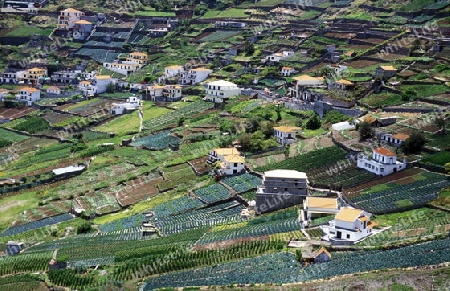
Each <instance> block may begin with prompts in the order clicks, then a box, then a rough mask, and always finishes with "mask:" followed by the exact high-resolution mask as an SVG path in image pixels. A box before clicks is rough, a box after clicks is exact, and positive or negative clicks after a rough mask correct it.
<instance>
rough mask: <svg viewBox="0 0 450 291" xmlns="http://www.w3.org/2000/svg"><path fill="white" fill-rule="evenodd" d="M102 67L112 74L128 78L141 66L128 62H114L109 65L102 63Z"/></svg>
mask: <svg viewBox="0 0 450 291" xmlns="http://www.w3.org/2000/svg"><path fill="white" fill-rule="evenodd" d="M103 67H105V68H107V69H108V70H111V71H113V72H116V73H119V74H122V75H125V76H128V75H130V74H132V73H134V72H136V71H137V70H139V69H140V68H141V67H142V65H141V64H139V63H136V62H130V61H115V62H111V63H107V62H105V63H103Z"/></svg>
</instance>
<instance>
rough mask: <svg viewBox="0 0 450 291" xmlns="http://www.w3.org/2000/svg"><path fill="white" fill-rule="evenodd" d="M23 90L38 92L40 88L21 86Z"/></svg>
mask: <svg viewBox="0 0 450 291" xmlns="http://www.w3.org/2000/svg"><path fill="white" fill-rule="evenodd" d="M20 90H21V91H28V92H38V91H39V90H38V89H36V88H32V87H22V88H20Z"/></svg>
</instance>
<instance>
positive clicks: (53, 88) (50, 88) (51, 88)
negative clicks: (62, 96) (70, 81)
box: [47, 86, 61, 90]
mask: <svg viewBox="0 0 450 291" xmlns="http://www.w3.org/2000/svg"><path fill="white" fill-rule="evenodd" d="M47 90H61V89H59V88H58V87H56V86H50V87H48V88H47Z"/></svg>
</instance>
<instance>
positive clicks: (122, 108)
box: [110, 96, 141, 115]
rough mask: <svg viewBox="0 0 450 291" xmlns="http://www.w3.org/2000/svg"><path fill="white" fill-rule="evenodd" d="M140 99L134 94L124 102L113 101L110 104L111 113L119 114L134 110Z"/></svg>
mask: <svg viewBox="0 0 450 291" xmlns="http://www.w3.org/2000/svg"><path fill="white" fill-rule="evenodd" d="M140 104H141V101H140V100H139V98H137V97H136V96H131V97H129V98H127V99H126V101H125V102H124V103H113V104H112V105H111V111H110V112H111V114H114V115H121V114H125V113H128V112H131V111H134V110H136V109H137V108H138V107H139V106H140Z"/></svg>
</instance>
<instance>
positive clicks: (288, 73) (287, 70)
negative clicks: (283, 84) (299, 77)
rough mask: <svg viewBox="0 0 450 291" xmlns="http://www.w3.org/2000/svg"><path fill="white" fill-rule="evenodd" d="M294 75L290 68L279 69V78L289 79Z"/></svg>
mask: <svg viewBox="0 0 450 291" xmlns="http://www.w3.org/2000/svg"><path fill="white" fill-rule="evenodd" d="M294 73H295V70H294V68H292V67H282V68H281V76H283V77H290V76H291V75H292V74H294Z"/></svg>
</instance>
